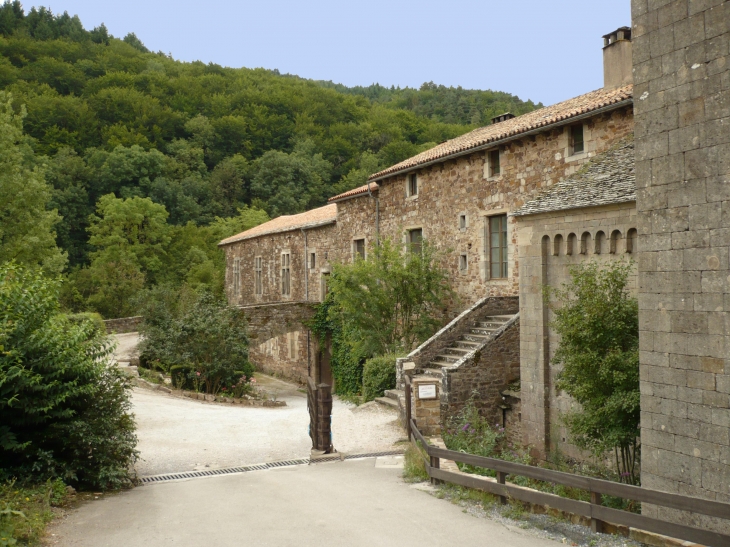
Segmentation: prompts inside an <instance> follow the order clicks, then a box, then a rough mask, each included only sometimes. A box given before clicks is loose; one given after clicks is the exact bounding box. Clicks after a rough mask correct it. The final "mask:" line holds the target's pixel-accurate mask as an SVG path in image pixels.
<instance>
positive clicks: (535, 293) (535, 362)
mask: <svg viewBox="0 0 730 547" xmlns="http://www.w3.org/2000/svg"><path fill="white" fill-rule="evenodd" d="M637 223H638V219H637V215H636V207H635V205H634V204H633V203H627V204H622V205H612V206H603V207H591V208H583V209H574V210H568V211H558V212H555V213H542V214H539V215H530V216H523V217H518V220H517V224H518V241H519V244H518V245H519V250H520V257H519V260H520V322H521V333H520V355H521V366H520V384H521V398H522V399H521V402H522V427H523V433H524V444H526V445H528V446H530V447H532V448H533V449H534V451H535V455H536V456H537V457H540V458H544V457H546V455H547V453H548V452H550V451H551V450H556V449H557V450H560V451H561V452H562V453H564V454H566V455H569V456H572V457H576V458H581V457H582V456H583V455H582V454H581V453H580V452H579V451H578V449H577V448H575V447H574V446H573V445H572V444H571V443H570V438H569V436H568V432H567V431H566V430H565V428H564V427H563V426H562V425H561V420H560V416H561V414H562V413H564V412H566V411H568V410H570V408H571V406H572V405H573V404H574V401H573V399H572V398H570V397H568V396H567V395H565V394H564V393H562V392H559V393H558V392H556V391H555V387H554V386H555V382H556V381H557V375H558V374H559V373H560V368H559V367H557V366H554V365H552V364H550V360H551V359H552V358H553V355H554V354H555V350H556V348H557V346H558V343H559V338H558V336H557V335H556V334H555V332H554V331H553V330H552V329H551V328H550V327H549V324H550V321H552V313H551V312H549V310H548V309H547V308H546V306H545V303H544V300H543V292H542V291H543V286H544V285H546V284H547V285H549V286H551V287H559V286H560V285H562V284H563V283H564V282H566V281H568V280H569V279H570V267H571V266H573V265H577V264H580V263H581V262H584V261H586V260H598V261H602V262H603V261H608V260H617V259H618V260H628V259H635V258H636V248H635V246H634V249H632V252H627V250H628V249H630V246H628V245H627V237H628V236H631V235H633V234H634V233H635V231H636V227H637ZM632 230H633V231H632ZM599 233H600V234H602V236H601V237H600V238H599ZM583 234H586V235H587V237H586V241H585V252H584V253H582V252H581V250H582V249H581V238H582V236H583ZM612 235H614V236H615V244H614V245H612V243H611V239H612ZM597 241H602V244H601V248H600V249H598V250H600V252H596V251H597V248H596V243H597ZM630 287H631V290H632V291H634V292H635V291H636V278H635V277H633V278H632V279H630Z"/></svg>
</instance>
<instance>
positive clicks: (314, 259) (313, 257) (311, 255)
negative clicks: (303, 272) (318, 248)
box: [309, 253, 317, 270]
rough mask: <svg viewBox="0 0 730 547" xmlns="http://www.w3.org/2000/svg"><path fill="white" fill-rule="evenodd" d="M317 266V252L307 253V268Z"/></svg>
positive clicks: (311, 268)
mask: <svg viewBox="0 0 730 547" xmlns="http://www.w3.org/2000/svg"><path fill="white" fill-rule="evenodd" d="M316 267H317V253H309V269H310V270H313V269H315V268H316Z"/></svg>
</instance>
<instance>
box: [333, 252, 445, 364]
mask: <svg viewBox="0 0 730 547" xmlns="http://www.w3.org/2000/svg"><path fill="white" fill-rule="evenodd" d="M447 279H448V277H447V273H446V271H445V270H444V269H443V268H442V267H441V266H440V265H439V263H438V260H437V256H436V254H435V252H434V250H433V249H432V248H431V246H429V245H428V244H427V242H426V241H425V240H424V242H423V244H422V250H421V252H420V253H419V252H411V250H410V249H409V248H408V247H407V246H406V245H395V244H393V243H391V242H390V241H389V240H385V241H383V242H381V244H380V245H379V246H375V247H373V248H371V249H370V250H369V254H368V257H367V259H365V260H363V259H359V258H358V260H356V261H355V262H354V263H353V264H337V265H335V266H334V271H333V274H332V278H331V281H330V283H331V287H332V294H333V298H334V302H335V304H336V307H335V308H334V310H332V311H331V313H332V312H334V313H336V314H341V315H342V316H343V317H344V318H346V319H345V320H346V323H347V324H348V325H349V326H350V328H351V329H352V331H351V332H352V335H353V338H352V340H351V342H350V345H351V347H352V348H353V349H354V350H355V351H356V353H358V354H361V355H365V356H370V355H386V354H395V353H403V352H406V353H407V352H409V351H410V350H412V349H413V348H414V347H415V346H416V344H417V343H419V342H422V341H424V340H426V339H427V338H428V337H429V336H431V335H432V334H433V333H434V332H436V330H437V328H438V327H439V326H440V325H441V324H442V322H443V309H444V307H445V302H446V300H447V299H448V298H450V297H452V296H453V293H452V291H451V288H450V287H449V285H448V284H447Z"/></svg>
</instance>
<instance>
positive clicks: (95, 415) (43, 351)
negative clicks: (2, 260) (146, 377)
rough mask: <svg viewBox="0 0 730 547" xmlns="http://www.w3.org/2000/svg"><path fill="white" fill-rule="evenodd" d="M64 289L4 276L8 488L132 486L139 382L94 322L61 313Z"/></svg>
mask: <svg viewBox="0 0 730 547" xmlns="http://www.w3.org/2000/svg"><path fill="white" fill-rule="evenodd" d="M58 289H59V283H58V282H57V281H52V280H48V279H46V278H44V277H43V275H42V274H41V273H40V272H36V271H30V270H27V269H24V268H22V267H20V266H18V265H15V264H12V263H11V264H5V265H2V266H0V415H2V424H0V480H2V479H8V478H10V477H18V478H20V479H22V480H24V481H38V480H41V481H43V480H46V479H49V478H61V479H63V480H64V481H66V482H69V483H72V484H75V485H78V486H81V487H87V488H94V489H106V488H119V487H122V486H126V485H129V484H130V476H129V468H130V466H131V464H132V463H134V461H135V459H136V457H137V453H136V451H135V445H136V442H137V438H136V436H135V434H134V421H133V419H132V416H131V414H130V413H129V410H130V398H129V395H130V390H131V384H130V380H129V379H128V378H127V377H126V376H125V375H124V374H123V373H122V372H120V371H119V370H118V369H116V368H115V367H110V366H108V361H109V356H110V354H111V347H110V344H109V341H108V339H107V338H106V337H104V336H102V335H101V334H100V333H99V331H98V329H96V328H95V327H94V325H93V323H92V322H91V321H86V320H84V321H81V322H73V321H70V320H69V319H68V318H67V317H66V316H64V315H61V314H59V313H58V300H57V297H58Z"/></svg>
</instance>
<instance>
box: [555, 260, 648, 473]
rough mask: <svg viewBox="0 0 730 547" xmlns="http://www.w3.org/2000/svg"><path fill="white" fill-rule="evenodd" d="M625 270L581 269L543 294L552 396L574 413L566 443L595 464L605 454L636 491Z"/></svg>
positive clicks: (632, 306) (622, 266)
mask: <svg viewBox="0 0 730 547" xmlns="http://www.w3.org/2000/svg"><path fill="white" fill-rule="evenodd" d="M632 270H633V264H632V263H630V262H629V263H625V262H619V261H614V262H610V263H608V264H607V265H605V266H604V267H600V266H599V264H598V263H597V262H586V263H584V264H581V265H579V266H574V267H573V268H571V270H570V275H571V279H570V282H569V283H566V284H564V285H563V286H562V287H561V288H559V289H558V288H552V289H550V288H548V289H546V298H548V299H551V300H552V302H551V309H552V310H553V312H554V314H555V320H554V322H553V325H554V328H555V331H556V333H557V334H558V335H559V336H560V342H559V345H558V348H557V350H556V352H555V356H554V357H553V360H552V362H553V364H554V365H557V366H562V370H561V371H560V373H559V375H558V382H557V384H556V387H557V389H562V390H563V391H565V392H566V393H567V394H568V395H570V396H571V397H573V399H575V401H576V402H577V403H578V404H579V405H580V406H579V407H578V408H575V409H573V410H571V411H570V412H568V413H567V414H566V415H565V417H564V418H565V423H566V425H567V427H568V430H569V431H570V433H571V436H572V441H573V443H575V445H576V446H578V447H579V448H583V449H586V450H590V451H591V452H592V453H593V454H595V455H597V456H603V455H604V454H605V453H606V452H608V451H613V452H614V455H615V459H616V468H617V471H618V472H619V473H620V476H621V480H622V481H624V482H627V483H630V484H637V483H638V480H639V479H638V469H637V466H636V464H637V460H638V456H639V445H638V439H639V433H640V431H639V415H640V396H639V308H638V302H637V300H636V298H635V297H633V296H631V294H630V293H629V290H628V287H627V282H628V278H629V275H631V272H632Z"/></svg>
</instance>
